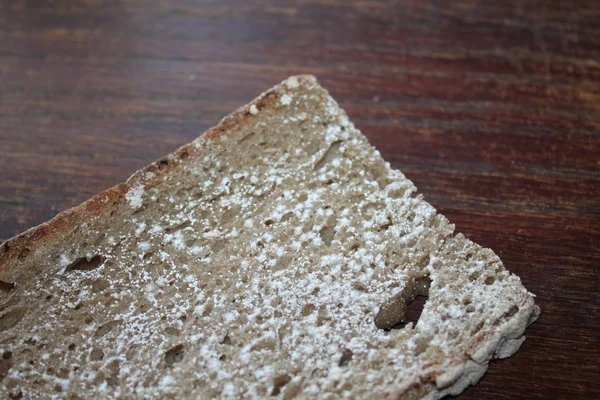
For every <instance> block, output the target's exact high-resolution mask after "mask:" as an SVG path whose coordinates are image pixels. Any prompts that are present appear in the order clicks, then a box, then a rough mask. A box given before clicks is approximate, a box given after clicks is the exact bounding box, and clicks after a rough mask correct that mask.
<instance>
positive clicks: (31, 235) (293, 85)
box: [0, 75, 318, 285]
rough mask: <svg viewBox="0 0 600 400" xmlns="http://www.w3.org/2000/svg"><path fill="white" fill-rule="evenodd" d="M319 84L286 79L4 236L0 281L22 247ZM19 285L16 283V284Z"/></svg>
mask: <svg viewBox="0 0 600 400" xmlns="http://www.w3.org/2000/svg"><path fill="white" fill-rule="evenodd" d="M315 85H318V83H317V79H316V78H315V77H314V76H312V75H296V76H291V77H289V78H287V79H286V80H284V81H282V82H281V83H279V84H278V85H275V86H274V87H272V88H271V89H269V90H267V91H266V92H264V93H262V94H261V95H259V96H258V97H256V98H255V99H253V100H252V101H250V102H249V103H247V104H245V105H243V106H241V107H240V108H238V109H237V110H235V111H234V112H232V113H230V114H229V115H227V116H225V117H224V118H223V119H222V120H221V121H220V122H219V123H218V124H217V125H215V126H214V127H212V128H210V129H209V130H207V131H206V132H204V133H203V134H202V135H200V136H199V137H198V138H196V139H195V140H194V141H192V142H190V143H187V144H184V145H183V146H181V147H179V148H178V149H177V150H175V151H174V152H172V153H170V154H168V155H166V156H164V157H162V158H160V159H158V160H156V161H155V162H153V163H151V164H149V165H147V166H145V167H143V168H141V169H139V170H137V171H136V172H134V173H133V174H132V175H131V176H130V177H129V178H128V179H127V180H126V181H125V182H122V183H119V184H117V185H115V186H113V187H111V188H110V189H107V190H105V191H103V192H100V193H98V194H96V195H95V196H93V197H92V198H91V199H89V200H87V201H85V202H83V203H82V204H80V205H78V206H75V207H72V208H69V209H67V210H64V211H62V212H60V213H59V214H57V215H56V216H55V217H54V218H52V219H51V220H49V221H47V222H44V223H42V224H40V225H37V226H35V227H33V228H30V229H28V230H27V231H25V232H23V233H21V234H19V235H16V236H14V237H12V238H10V239H7V240H6V241H4V242H3V243H2V244H0V280H1V281H4V282H5V283H8V284H14V282H13V281H14V278H15V275H16V272H17V271H15V270H13V269H11V267H12V265H14V264H11V262H12V261H14V260H15V259H17V258H18V257H19V255H20V254H22V253H21V252H22V251H24V250H26V249H27V250H28V251H32V250H33V249H35V248H37V247H40V246H42V245H44V244H45V243H47V242H48V241H50V240H52V239H53V238H56V237H57V235H59V234H60V233H63V232H66V231H68V230H69V229H71V228H74V227H75V226H76V225H77V224H79V223H81V222H83V221H84V220H86V219H87V218H88V217H90V216H93V215H99V214H101V213H102V211H103V210H106V209H107V208H108V207H110V206H114V205H117V204H121V203H123V202H125V201H126V194H127V193H128V191H129V190H130V189H131V188H133V187H134V186H136V185H139V184H144V185H152V184H153V183H154V182H158V180H159V178H161V177H162V176H165V175H167V174H168V173H169V171H170V170H171V169H173V168H175V167H176V165H175V164H177V163H178V162H181V161H183V160H184V159H186V158H188V157H189V156H190V155H192V154H194V155H197V154H199V153H201V152H202V147H203V144H202V141H201V140H202V139H215V138H218V137H220V136H222V135H224V134H225V133H226V132H227V131H228V130H229V129H231V128H232V127H234V126H236V125H241V124H244V123H246V122H248V121H250V120H251V119H252V118H255V115H256V114H257V112H258V110H266V109H269V108H275V105H276V104H277V100H278V97H276V96H277V95H278V94H281V93H285V92H289V91H292V90H294V91H298V90H302V88H310V87H314V86H315ZM17 285H18V283H17Z"/></svg>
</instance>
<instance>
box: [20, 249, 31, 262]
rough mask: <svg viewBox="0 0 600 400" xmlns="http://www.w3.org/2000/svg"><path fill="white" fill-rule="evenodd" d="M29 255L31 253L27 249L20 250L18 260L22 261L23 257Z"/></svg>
mask: <svg viewBox="0 0 600 400" xmlns="http://www.w3.org/2000/svg"><path fill="white" fill-rule="evenodd" d="M29 253H31V250H29V249H28V248H27V247H25V248H24V249H23V250H21V252H20V253H19V260H22V259H24V258H25V257H27V256H28V255H29Z"/></svg>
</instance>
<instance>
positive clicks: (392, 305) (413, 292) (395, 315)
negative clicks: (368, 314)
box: [375, 277, 431, 330]
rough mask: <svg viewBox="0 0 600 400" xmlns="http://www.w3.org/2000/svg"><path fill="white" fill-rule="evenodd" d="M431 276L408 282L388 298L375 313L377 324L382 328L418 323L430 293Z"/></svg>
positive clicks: (398, 327) (395, 327) (396, 327)
mask: <svg viewBox="0 0 600 400" xmlns="http://www.w3.org/2000/svg"><path fill="white" fill-rule="evenodd" d="M430 285H431V281H430V279H429V278H427V277H424V278H419V279H416V280H414V281H413V282H408V283H407V284H406V287H405V288H404V289H403V290H402V291H400V292H399V293H396V294H395V295H393V296H392V297H391V298H389V299H388V300H386V301H385V302H384V303H383V304H382V305H381V307H380V308H379V311H378V312H377V314H376V315H375V326H376V327H378V328H380V329H385V330H389V329H401V328H403V327H404V326H406V325H407V324H408V323H409V322H412V323H413V324H416V323H417V321H418V320H419V318H420V317H421V312H422V311H423V307H424V306H425V303H426V301H427V296H428V295H429V286H430Z"/></svg>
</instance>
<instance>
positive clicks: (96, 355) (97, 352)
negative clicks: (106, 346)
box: [90, 347, 104, 361]
mask: <svg viewBox="0 0 600 400" xmlns="http://www.w3.org/2000/svg"><path fill="white" fill-rule="evenodd" d="M103 358H104V352H103V351H102V350H101V349H99V348H97V347H94V349H92V352H91V353H90V360H92V361H100V360H102V359H103Z"/></svg>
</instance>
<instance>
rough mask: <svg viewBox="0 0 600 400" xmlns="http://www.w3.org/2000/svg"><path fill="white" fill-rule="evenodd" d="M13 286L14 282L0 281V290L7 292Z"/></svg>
mask: <svg viewBox="0 0 600 400" xmlns="http://www.w3.org/2000/svg"><path fill="white" fill-rule="evenodd" d="M14 288H15V284H14V283H11V282H5V281H0V292H4V293H8V292H10V291H11V290H13V289H14Z"/></svg>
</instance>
